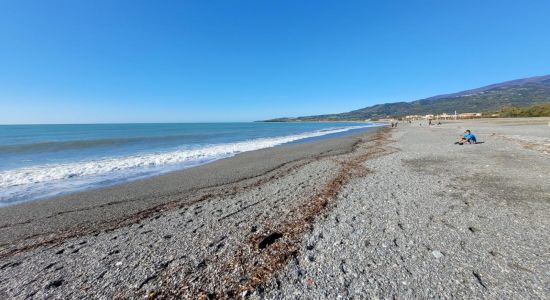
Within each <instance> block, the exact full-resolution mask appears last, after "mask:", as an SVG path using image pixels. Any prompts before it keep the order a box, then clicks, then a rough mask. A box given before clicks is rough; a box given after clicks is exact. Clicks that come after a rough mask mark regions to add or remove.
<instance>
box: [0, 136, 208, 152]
mask: <svg viewBox="0 0 550 300" xmlns="http://www.w3.org/2000/svg"><path fill="white" fill-rule="evenodd" d="M193 137H199V136H197V135H167V136H152V137H135V138H116V139H95V140H92V139H90V140H71V141H44V142H38V143H28V144H17V145H0V154H3V153H4V154H6V153H28V152H29V153H32V152H43V151H63V150H72V149H84V148H90V147H101V146H116V145H124V144H132V143H143V142H155V141H160V142H165V141H177V140H181V139H186V138H187V139H188V138H193Z"/></svg>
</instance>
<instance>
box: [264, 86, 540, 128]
mask: <svg viewBox="0 0 550 300" xmlns="http://www.w3.org/2000/svg"><path fill="white" fill-rule="evenodd" d="M547 102H550V75H547V76H540V77H531V78H526V79H519V80H514V81H508V82H503V83H499V84H494V85H490V86H486V87H482V88H478V89H474V90H468V91H464V92H459V93H454V94H449V95H440V96H435V97H431V98H427V99H422V100H416V101H413V102H397V103H386V104H377V105H374V106H369V107H365V108H362V109H358V110H354V111H350V112H346V113H341V114H329V115H319V116H309V117H297V118H278V119H273V120H269V121H271V122H307V121H359V120H366V119H379V118H387V117H403V116H407V115H425V114H441V113H448V114H453V113H454V112H455V111H456V112H457V113H463V112H486V111H499V110H500V109H501V108H502V107H523V106H528V105H534V104H542V103H547Z"/></svg>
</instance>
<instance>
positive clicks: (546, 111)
mask: <svg viewBox="0 0 550 300" xmlns="http://www.w3.org/2000/svg"><path fill="white" fill-rule="evenodd" d="M499 116H500V117H550V103H546V104H540V105H532V106H527V107H514V106H507V107H503V108H502V109H501V110H500V112H499Z"/></svg>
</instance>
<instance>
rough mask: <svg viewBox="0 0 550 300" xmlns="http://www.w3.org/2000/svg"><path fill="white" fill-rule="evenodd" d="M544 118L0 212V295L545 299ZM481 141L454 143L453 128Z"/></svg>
mask: <svg viewBox="0 0 550 300" xmlns="http://www.w3.org/2000/svg"><path fill="white" fill-rule="evenodd" d="M548 121H550V120H548V119H513V120H505V119H495V120H473V121H461V122H444V124H443V125H441V126H431V127H426V126H422V127H420V126H419V125H418V124H411V125H409V124H400V125H399V127H398V128H397V129H381V130H377V131H373V132H372V133H370V134H368V133H363V134H356V135H354V136H349V137H343V138H338V139H332V140H325V141H318V142H314V143H309V144H300V145H289V146H286V147H280V148H273V149H266V150H261V151H255V152H250V153H244V154H242V155H239V156H237V157H234V158H230V159H226V160H221V161H218V162H215V163H212V164H209V165H205V166H202V167H199V168H195V169H190V170H185V171H181V172H176V173H171V174H167V175H164V176H160V177H156V178H151V179H147V180H143V181H139V182H134V183H130V184H125V185H121V186H117V187H112V188H108V189H103V190H96V191H88V192H83V193H79V194H74V195H69V196H63V197H58V198H55V199H50V200H45V201H38V202H34V203H28V204H24V205H18V206H13V207H8V208H4V209H1V210H0V215H1V216H2V222H3V223H2V226H1V235H0V238H1V241H2V244H3V245H2V249H1V252H0V259H1V264H0V296H3V297H2V298H10V299H25V298H37V299H43V298H54V299H73V298H81V297H84V298H98V299H112V298H144V297H148V298H159V299H162V298H164V299H168V298H183V299H186V298H192V299H195V298H204V299H208V298H251V299H262V298H267V299H293V298H296V297H298V298H311V299H334V298H336V297H338V296H340V297H343V298H376V297H378V298H392V297H396V298H516V299H518V298H526V299H527V298H529V299H537V298H538V299H544V298H545V297H547V295H548V294H549V293H550V273H548V269H549V268H550V265H549V262H550V254H549V252H548V249H550V240H549V239H548V232H549V229H550V219H549V218H548V216H549V215H550V180H549V179H550V178H549V175H548V170H550V155H549V154H548V153H549V150H550V149H548V146H550V143H547V141H548V140H549V139H550V134H549V133H550V127H549V126H548V125H547V124H548ZM466 128H469V129H471V130H473V131H474V133H477V135H478V138H479V140H480V141H483V142H484V143H482V144H478V145H465V146H457V145H453V142H454V141H455V140H456V138H457V137H458V136H459V135H460V134H461V132H462V131H463V130H464V129H466Z"/></svg>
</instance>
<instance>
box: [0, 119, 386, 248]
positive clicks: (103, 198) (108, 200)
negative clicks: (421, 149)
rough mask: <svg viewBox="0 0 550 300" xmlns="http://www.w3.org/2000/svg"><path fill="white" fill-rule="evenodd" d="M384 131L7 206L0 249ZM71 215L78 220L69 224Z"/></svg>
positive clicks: (0, 211)
mask: <svg viewBox="0 0 550 300" xmlns="http://www.w3.org/2000/svg"><path fill="white" fill-rule="evenodd" d="M381 128H383V126H382V127H370V128H368V129H367V130H362V131H360V132H355V133H351V134H346V135H343V136H337V137H330V138H325V139H320V140H313V141H305V142H300V143H288V144H284V145H279V146H276V147H271V148H265V149H259V150H254V151H249V152H243V153H239V154H237V155H235V156H231V157H227V158H223V159H219V160H215V161H212V162H209V163H206V164H202V165H199V166H195V167H192V168H186V169H181V170H174V171H170V172H167V173H164V174H159V175H155V176H151V177H146V178H142V179H138V180H133V181H129V182H123V183H119V184H115V185H111V186H106V187H100V188H92V189H86V190H82V191H76V192H73V193H68V194H62V195H57V196H53V197H46V198H43V199H38V200H33V201H29V202H23V203H18V204H14V205H9V206H5V207H2V208H0V220H2V221H0V245H4V244H7V243H11V242H14V241H16V240H18V239H21V238H25V237H29V236H36V235H44V234H48V233H49V232H56V231H60V230H67V229H70V228H71V227H82V226H87V225H85V224H86V223H92V224H96V223H101V222H104V221H113V220H116V219H120V218H124V216H130V215H132V214H134V213H138V212H140V211H143V210H147V209H152V208H154V207H157V206H162V205H163V204H166V203H169V202H172V201H174V199H175V197H176V196H175V195H177V194H185V193H193V192H196V191H197V190H201V189H209V188H216V187H222V186H225V185H228V184H234V183H238V182H240V181H244V180H247V179H250V178H254V177H258V176H262V175H264V174H266V173H269V172H271V171H273V170H275V169H277V168H280V167H281V166H284V165H286V164H290V163H293V162H298V161H300V160H304V159H309V158H311V157H313V156H319V155H326V154H335V153H343V152H346V151H350V150H351V146H352V144H353V143H354V142H355V141H356V139H357V137H358V136H363V135H365V134H366V135H370V134H372V133H374V132H376V131H378V130H380V129H381ZM153 198H158V199H153ZM117 206H119V207H121V208H118V207H117ZM107 207H108V210H109V211H107V209H105V208H107ZM81 211H83V212H85V214H82V213H79V212H81ZM71 213H72V214H75V215H76V214H78V215H79V216H78V217H75V218H67V215H68V214H71ZM56 215H59V216H63V217H62V218H59V219H57V218H56V217H55V216H56ZM37 222H42V224H41V226H40V227H37V226H35V225H34V223H37ZM90 226H92V225H90ZM25 227H27V228H28V229H27V228H25ZM16 228H17V229H16ZM41 228H45V229H41ZM46 228H47V229H46Z"/></svg>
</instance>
